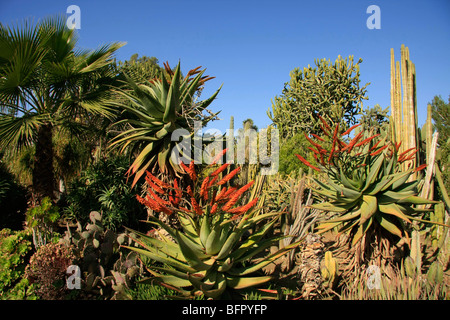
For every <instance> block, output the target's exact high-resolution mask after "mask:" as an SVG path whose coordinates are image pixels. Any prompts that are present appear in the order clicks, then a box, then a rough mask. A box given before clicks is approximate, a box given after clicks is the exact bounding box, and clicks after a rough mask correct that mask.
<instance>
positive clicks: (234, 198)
mask: <svg viewBox="0 0 450 320" xmlns="http://www.w3.org/2000/svg"><path fill="white" fill-rule="evenodd" d="M253 183H254V181H250V182H249V183H247V184H246V185H245V186H243V187H241V188H240V189H239V190H237V191H236V192H235V193H233V196H232V197H231V198H230V200H228V202H227V203H226V204H225V205H224V206H223V207H222V210H223V211H227V210H229V209H230V208H231V207H232V206H233V205H234V204H235V203H236V202H237V201H238V200H239V197H240V196H241V195H242V194H243V193H244V192H245V191H247V190H248V189H249V188H250V187H251V186H252V185H253Z"/></svg>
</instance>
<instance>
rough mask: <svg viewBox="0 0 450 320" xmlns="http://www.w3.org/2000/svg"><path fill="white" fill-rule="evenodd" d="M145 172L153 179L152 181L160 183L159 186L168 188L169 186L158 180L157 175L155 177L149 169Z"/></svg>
mask: <svg viewBox="0 0 450 320" xmlns="http://www.w3.org/2000/svg"><path fill="white" fill-rule="evenodd" d="M146 173H147V177H150V179H152V181H153V182H154V183H156V184H158V185H160V186H161V188H166V189H167V188H170V186H169V185H168V184H167V183H165V182H162V181H161V180H159V179H158V178H157V177H155V176H154V175H152V174H151V173H150V172H149V171H147V172H146Z"/></svg>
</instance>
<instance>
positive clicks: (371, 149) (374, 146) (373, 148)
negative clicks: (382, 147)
mask: <svg viewBox="0 0 450 320" xmlns="http://www.w3.org/2000/svg"><path fill="white" fill-rule="evenodd" d="M381 141H382V140H379V141H378V142H377V143H375V144H374V145H373V147H372V148H370V149H369V152H372V151H373V150H375V149H376V148H377V147H378V145H379V144H380V142H381Z"/></svg>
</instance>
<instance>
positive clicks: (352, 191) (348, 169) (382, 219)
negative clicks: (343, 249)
mask: <svg viewBox="0 0 450 320" xmlns="http://www.w3.org/2000/svg"><path fill="white" fill-rule="evenodd" d="M319 118H320V119H321V121H322V122H323V124H324V126H323V129H324V137H328V138H329V139H330V140H331V141H332V148H331V150H330V151H328V150H325V149H324V148H323V147H322V146H321V144H320V143H322V142H321V141H320V140H324V139H322V138H321V137H319V136H316V137H315V140H318V141H314V140H313V139H311V138H309V137H308V140H309V141H310V142H311V143H312V145H313V148H310V149H311V150H312V151H313V152H314V157H315V158H316V159H317V162H318V164H317V166H314V165H312V164H311V163H309V162H308V161H306V160H305V159H304V158H303V157H302V156H300V155H297V157H298V158H299V159H300V160H301V161H302V162H303V163H305V164H306V165H308V166H309V167H311V168H313V169H314V170H316V171H319V172H322V173H324V174H325V179H326V181H325V182H323V181H320V179H315V182H316V184H317V185H318V186H319V187H320V188H318V189H316V190H314V191H315V192H316V193H317V194H320V195H322V196H325V197H326V198H327V199H328V201H326V202H323V203H320V204H314V205H312V207H313V208H316V209H320V210H323V211H327V212H333V213H335V214H334V215H333V216H332V218H331V219H329V220H327V221H325V222H322V223H321V224H320V225H319V226H318V230H319V232H326V231H328V230H331V229H334V228H337V229H338V230H339V232H342V233H347V234H349V235H350V236H351V238H352V245H355V244H356V243H357V242H358V241H359V240H361V238H362V237H363V236H364V235H365V234H366V233H367V232H368V230H370V229H371V228H378V227H381V228H382V230H383V229H384V230H386V231H388V232H389V233H390V234H392V235H395V236H398V237H399V238H402V237H404V236H406V237H407V236H408V235H407V232H408V227H407V226H408V225H411V224H412V221H413V220H417V221H422V222H430V221H427V220H423V219H421V217H422V214H423V211H427V210H431V209H418V208H416V207H414V205H418V204H435V203H437V201H432V200H428V199H425V198H422V197H419V196H417V194H418V190H417V186H418V184H419V182H420V181H419V180H414V181H411V182H407V181H408V179H409V177H410V176H411V175H412V174H414V173H416V172H418V171H420V170H423V169H424V168H425V167H426V165H425V164H424V165H421V166H419V167H417V168H409V169H407V170H405V171H401V168H400V166H401V164H404V165H405V166H406V168H408V166H409V167H410V166H411V161H412V159H415V152H416V150H415V149H408V150H406V151H404V152H402V153H399V152H398V150H399V146H400V143H397V144H395V145H394V144H393V143H391V142H389V141H387V139H386V138H383V139H381V137H380V134H377V135H370V132H368V131H367V130H366V131H359V132H358V133H356V134H355V135H354V137H353V138H352V139H350V141H348V142H345V141H344V139H343V138H342V137H343V136H346V135H349V134H350V133H351V132H352V131H353V130H354V129H355V128H357V127H358V126H359V125H355V126H353V127H351V128H350V129H349V130H347V131H346V132H344V133H343V134H338V129H339V128H338V127H339V126H336V128H335V129H334V130H331V128H330V127H329V126H328V124H327V123H326V122H325V121H324V120H323V119H322V118H321V117H319Z"/></svg>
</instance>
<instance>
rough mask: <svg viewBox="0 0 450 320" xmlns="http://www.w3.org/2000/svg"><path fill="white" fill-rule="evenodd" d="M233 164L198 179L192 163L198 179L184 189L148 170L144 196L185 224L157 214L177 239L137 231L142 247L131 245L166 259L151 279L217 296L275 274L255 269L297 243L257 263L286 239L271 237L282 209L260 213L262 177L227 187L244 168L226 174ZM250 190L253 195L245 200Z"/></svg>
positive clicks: (184, 291)
mask: <svg viewBox="0 0 450 320" xmlns="http://www.w3.org/2000/svg"><path fill="white" fill-rule="evenodd" d="M219 156H220V155H219ZM228 166H229V164H223V165H221V166H219V167H218V168H217V169H216V170H214V171H213V172H212V173H211V174H210V175H208V176H206V177H205V178H204V179H203V180H202V181H200V179H198V178H197V177H198V174H197V173H196V172H195V166H194V163H193V162H192V163H191V165H189V166H185V169H186V171H188V172H189V174H190V176H191V178H192V180H193V181H194V182H193V185H192V188H191V186H188V187H187V190H181V189H179V188H178V186H177V185H176V184H175V183H174V184H175V185H167V184H165V183H162V182H161V181H158V179H157V178H156V177H155V176H153V175H152V174H151V173H147V177H146V178H147V183H148V184H149V186H150V188H149V189H148V191H147V195H146V196H145V197H140V196H138V199H139V201H141V202H142V203H143V204H145V205H147V207H149V208H151V209H152V210H154V211H156V212H164V213H167V214H176V215H177V217H178V218H179V221H180V224H181V229H175V228H173V227H170V226H168V225H167V224H165V223H164V222H162V221H161V220H160V219H158V218H156V217H151V218H150V219H151V223H153V224H155V225H157V226H159V227H160V228H162V229H164V230H165V231H167V233H168V234H169V235H170V238H172V239H173V241H172V240H171V239H169V237H166V236H164V235H163V234H162V233H160V232H157V234H158V237H155V236H151V235H145V234H142V233H138V232H135V231H134V232H133V233H135V234H136V235H137V236H136V237H134V238H133V241H135V242H136V243H138V244H139V245H140V246H138V247H131V246H127V248H129V249H130V250H134V251H136V252H138V253H139V254H140V255H143V256H146V257H149V258H150V259H152V260H155V261H157V262H160V263H162V264H163V265H162V266H151V267H150V272H151V274H152V277H151V278H149V281H155V280H156V281H159V282H160V283H162V284H163V285H165V286H169V287H170V288H173V289H176V290H177V291H178V292H179V293H180V294H181V295H182V296H184V297H192V296H196V295H197V296H198V295H199V294H200V295H204V296H205V297H207V298H212V299H218V298H220V297H221V296H222V295H223V294H224V293H225V292H226V291H228V290H229V289H235V290H239V289H244V288H248V287H253V286H257V285H261V284H263V283H266V282H268V281H269V280H270V279H271V277H270V276H261V275H255V272H257V271H258V270H260V269H262V268H263V267H264V266H266V265H268V264H269V263H271V262H272V261H274V260H276V259H277V258H279V257H281V256H282V255H284V254H285V253H286V252H287V251H288V250H290V249H292V248H293V247H294V246H295V245H297V243H294V244H292V245H290V246H287V247H285V248H283V249H282V250H279V251H277V252H275V253H273V254H270V255H266V256H264V257H263V258H262V259H260V260H259V261H258V262H257V263H253V258H255V256H256V255H257V254H260V253H262V252H264V250H265V249H267V248H269V247H270V246H272V245H274V244H276V243H277V242H278V241H279V239H280V238H281V236H278V235H272V236H267V237H266V235H267V234H268V233H269V231H271V230H272V229H273V227H274V224H275V222H276V221H277V218H278V216H279V215H280V214H281V213H279V212H270V213H261V207H262V203H263V201H264V197H262V198H261V199H259V198H258V197H256V195H257V190H260V189H261V188H260V184H261V182H262V179H263V178H262V177H261V176H260V177H258V178H257V180H256V183H255V181H251V182H249V183H248V184H246V185H244V186H241V187H239V188H238V187H235V186H229V185H228V186H227V184H228V182H229V181H230V179H231V178H232V177H234V176H235V175H236V174H237V173H238V172H239V170H240V168H239V167H238V168H236V169H235V170H232V171H231V172H229V173H227V174H226V171H225V169H227V168H228ZM175 181H176V180H175ZM252 186H253V188H252V189H251V192H250V188H251V187H252ZM249 192H250V195H249V198H248V200H247V201H245V203H241V202H242V201H241V200H242V199H243V197H244V196H246V195H247V194H248V193H249Z"/></svg>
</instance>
